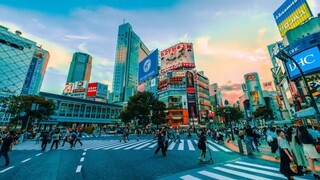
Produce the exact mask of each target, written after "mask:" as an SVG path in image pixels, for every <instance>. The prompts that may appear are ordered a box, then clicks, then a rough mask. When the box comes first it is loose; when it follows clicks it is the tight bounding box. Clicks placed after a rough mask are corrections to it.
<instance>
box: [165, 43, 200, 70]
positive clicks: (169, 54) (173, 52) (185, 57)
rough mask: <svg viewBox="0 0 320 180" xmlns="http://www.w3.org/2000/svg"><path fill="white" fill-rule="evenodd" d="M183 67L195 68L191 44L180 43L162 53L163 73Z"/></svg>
mask: <svg viewBox="0 0 320 180" xmlns="http://www.w3.org/2000/svg"><path fill="white" fill-rule="evenodd" d="M181 67H187V68H194V67H195V64H194V55H193V46H192V44H191V43H179V44H177V45H174V46H172V47H170V48H168V49H165V50H163V51H161V73H164V72H166V71H169V70H173V69H177V68H181Z"/></svg>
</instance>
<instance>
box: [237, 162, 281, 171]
mask: <svg viewBox="0 0 320 180" xmlns="http://www.w3.org/2000/svg"><path fill="white" fill-rule="evenodd" d="M234 163H237V164H242V165H246V166H252V167H258V168H262V169H269V170H274V171H279V168H275V167H270V166H263V165H258V164H252V163H246V162H242V161H236V162H234Z"/></svg>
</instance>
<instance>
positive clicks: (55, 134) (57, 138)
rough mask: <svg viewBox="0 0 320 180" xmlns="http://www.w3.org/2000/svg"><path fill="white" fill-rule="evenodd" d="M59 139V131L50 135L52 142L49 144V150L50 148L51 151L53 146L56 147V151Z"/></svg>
mask: <svg viewBox="0 0 320 180" xmlns="http://www.w3.org/2000/svg"><path fill="white" fill-rule="evenodd" d="M60 138H61V135H60V133H59V131H56V132H55V133H54V134H53V135H52V140H53V142H52V144H51V148H50V149H51V150H52V148H53V146H54V144H55V145H56V150H57V149H58V143H59V141H60Z"/></svg>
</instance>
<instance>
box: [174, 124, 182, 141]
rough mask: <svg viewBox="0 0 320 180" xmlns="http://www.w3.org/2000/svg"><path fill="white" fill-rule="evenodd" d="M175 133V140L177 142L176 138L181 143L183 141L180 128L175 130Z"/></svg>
mask: <svg viewBox="0 0 320 180" xmlns="http://www.w3.org/2000/svg"><path fill="white" fill-rule="evenodd" d="M174 134H175V137H176V138H175V140H174V142H176V140H179V143H181V139H180V132H179V129H178V128H177V129H176V130H175V132H174Z"/></svg>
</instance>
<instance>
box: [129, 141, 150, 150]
mask: <svg viewBox="0 0 320 180" xmlns="http://www.w3.org/2000/svg"><path fill="white" fill-rule="evenodd" d="M148 142H150V140H149V141H145V142H143V143H139V144H135V145H133V146H130V147H127V148H124V150H128V149H132V148H135V147H137V146H140V145H143V144H145V143H148Z"/></svg>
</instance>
